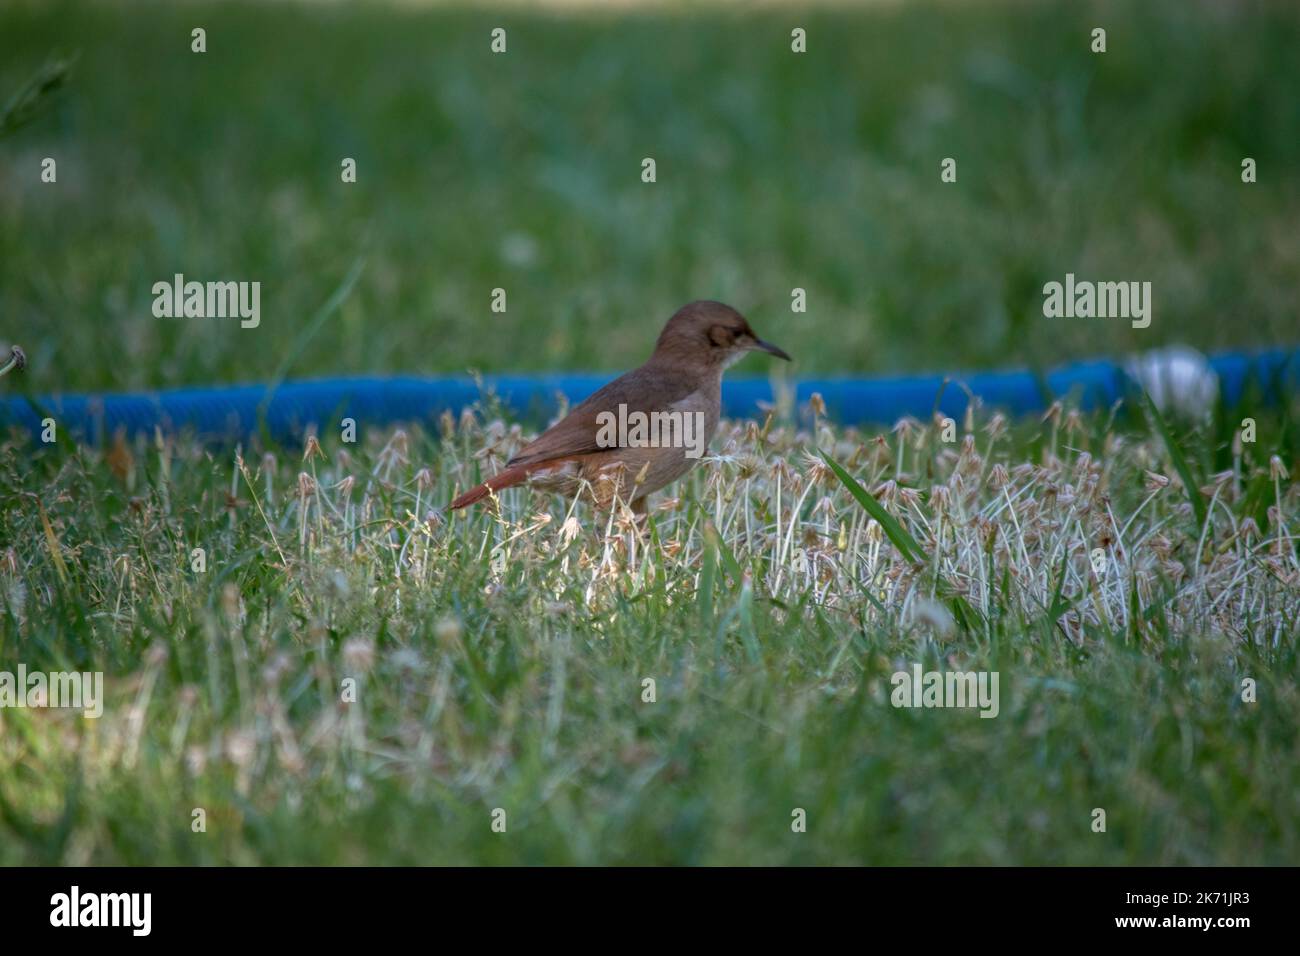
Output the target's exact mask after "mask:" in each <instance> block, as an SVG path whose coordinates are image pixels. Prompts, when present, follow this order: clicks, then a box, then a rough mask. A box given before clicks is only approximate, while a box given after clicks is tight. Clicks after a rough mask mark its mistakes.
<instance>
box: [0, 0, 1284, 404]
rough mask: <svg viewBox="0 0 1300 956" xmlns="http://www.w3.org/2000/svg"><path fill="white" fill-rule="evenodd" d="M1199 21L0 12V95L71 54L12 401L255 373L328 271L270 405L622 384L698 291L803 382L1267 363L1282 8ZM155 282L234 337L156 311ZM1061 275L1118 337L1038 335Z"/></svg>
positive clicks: (1200, 16)
mask: <svg viewBox="0 0 1300 956" xmlns="http://www.w3.org/2000/svg"><path fill="white" fill-rule="evenodd" d="M1220 6H1221V5H1219V4H1210V3H1206V4H1196V5H1194V9H1193V11H1192V12H1189V11H1188V9H1187V4H1186V3H1183V2H1172V0H1171V2H1165V3H1116V4H1083V3H1074V2H1068V3H1066V2H1062V3H1018V2H1017V3H1008V4H996V3H995V4H978V5H977V4H966V3H941V4H934V5H929V4H912V3H909V4H898V5H895V4H881V5H875V4H869V5H867V6H866V7H865V8H864V9H860V10H857V11H834V10H820V11H818V10H812V11H808V12H793V11H780V10H776V11H773V10H758V11H743V12H742V11H730V12H725V11H724V12H697V13H684V12H679V13H668V12H653V11H641V12H636V11H634V12H631V13H625V14H622V15H618V16H614V15H598V14H597V15H591V14H577V13H568V14H566V13H553V14H546V13H529V12H525V11H520V10H514V9H512V10H508V11H494V10H491V9H488V10H470V11H457V10H451V11H448V10H438V9H434V10H429V9H410V8H404V7H403V8H397V9H388V8H384V7H371V6H365V7H362V8H360V9H358V8H356V7H355V6H353V5H335V4H310V5H307V6H305V7H299V6H294V5H285V4H279V3H276V4H253V5H244V4H238V3H221V4H215V5H212V6H210V7H209V6H205V5H203V4H188V3H187V4H185V5H183V6H179V7H178V6H175V5H172V4H162V3H159V4H156V5H155V4H149V3H129V4H115V3H91V4H81V3H72V4H62V3H57V2H55V3H37V4H29V3H24V2H21V0H20V2H18V3H7V4H5V9H4V11H3V12H0V98H7V97H8V96H9V95H10V94H11V92H12V91H16V90H17V89H19V88H20V87H21V85H22V84H23V83H24V82H25V81H27V80H28V79H29V78H30V77H31V76H32V75H33V74H34V73H36V71H37V70H38V69H39V67H40V66H41V65H42V64H43V63H44V62H45V61H46V59H47V58H48V57H50V56H52V55H56V54H58V55H64V56H72V55H76V57H77V59H76V62H75V65H74V68H73V71H72V75H71V77H70V79H69V81H68V84H67V86H66V87H65V89H64V90H63V91H62V92H61V93H60V94H59V95H58V97H57V99H56V101H55V103H54V105H53V106H52V108H51V109H50V110H49V111H47V112H46V113H45V114H44V115H42V116H40V117H39V118H37V119H36V120H35V121H33V122H32V123H30V124H29V125H27V126H26V127H24V128H23V129H21V130H20V131H18V132H17V133H16V134H15V135H13V136H11V137H9V138H7V139H5V140H3V141H0V184H2V187H0V317H3V328H2V329H0V336H4V337H7V338H9V339H11V340H12V341H16V342H18V343H19V344H20V345H22V346H23V347H24V348H26V349H27V352H28V355H29V357H30V358H31V363H32V365H31V370H30V373H29V374H30V376H31V380H32V381H33V383H34V387H36V388H38V390H40V391H54V390H59V389H63V390H84V389H96V388H135V387H152V386H162V385H172V384H180V383H208V382H214V381H233V380H244V381H261V380H265V379H266V378H267V377H269V376H270V375H271V374H272V372H273V371H274V370H275V369H276V368H277V366H278V364H279V362H280V360H281V359H282V358H283V357H284V356H285V355H286V353H287V352H288V351H289V349H290V347H291V345H292V343H294V342H295V341H296V338H297V336H298V334H299V332H300V331H301V330H302V327H303V324H304V323H305V322H306V321H307V319H308V318H309V317H310V316H311V315H313V314H314V313H315V312H316V310H317V309H318V308H319V307H320V305H321V304H322V303H323V302H324V301H325V300H326V299H327V298H328V297H329V295H330V293H331V292H332V291H333V290H334V289H335V288H336V287H337V286H338V284H339V283H340V281H341V280H342V279H343V277H344V275H345V274H346V273H347V272H348V270H349V269H350V267H351V266H352V265H353V263H354V262H355V261H357V259H358V258H359V257H364V260H365V269H364V273H363V275H362V277H361V279H360V280H359V282H358V283H357V286H356V288H355V290H354V291H353V293H352V295H351V296H349V298H348V300H347V302H346V303H345V304H344V305H343V307H342V309H341V310H340V311H339V313H338V314H337V315H336V316H335V317H334V318H333V319H332V320H331V321H330V322H329V323H328V324H326V325H325V326H324V327H323V328H322V330H321V332H320V333H319V334H318V335H316V336H315V337H314V338H313V340H312V341H311V342H309V343H308V345H307V347H306V348H305V350H304V351H303V353H302V355H301V356H300V357H299V358H298V359H297V361H296V362H295V363H294V366H293V368H291V369H290V372H291V373H292V374H296V375H309V374H310V375H320V374H336V373H373V372H375V371H377V370H386V371H404V372H461V371H464V370H465V368H467V367H474V368H478V369H481V370H483V371H502V370H526V369H545V370H553V369H557V368H584V367H585V368H598V369H611V370H613V369H625V368H627V367H630V366H631V365H633V364H636V363H637V362H638V361H640V360H641V359H643V358H644V356H645V354H646V352H647V349H648V347H649V343H650V342H651V341H652V340H653V336H654V335H655V334H656V332H657V331H658V329H659V327H660V325H661V324H662V322H663V321H664V320H665V319H666V318H667V316H668V315H669V314H671V312H672V311H673V310H674V309H675V308H677V307H678V306H679V305H681V304H682V303H684V302H686V301H689V300H691V299H697V298H720V299H722V300H724V301H728V302H731V303H733V304H735V305H736V306H738V307H739V308H741V309H742V311H745V312H746V313H747V314H749V315H750V317H751V318H752V319H753V322H754V325H755V327H756V328H757V329H758V330H759V331H760V332H762V333H763V334H764V335H766V336H768V337H769V338H771V339H772V340H773V341H776V342H779V343H781V344H782V345H785V346H786V347H787V348H788V349H789V350H790V351H791V353H792V354H793V355H794V356H795V357H796V359H797V360H798V365H797V369H796V370H797V371H798V372H800V373H803V374H807V373H811V372H840V371H846V372H887V371H898V370H911V369H941V370H949V369H953V368H965V367H975V366H987V365H997V364H1025V363H1033V364H1039V363H1046V362H1053V361H1058V360H1061V359H1064V358H1067V357H1071V356H1081V355H1092V354H1096V353H1099V352H1108V353H1119V352H1124V351H1128V350H1130V349H1134V348H1146V347H1151V346H1155V345H1158V344H1160V343H1164V342H1170V341H1187V342H1189V343H1190V344H1192V345H1195V346H1198V347H1201V348H1216V347H1226V346H1240V345H1252V344H1253V345H1259V344H1273V343H1276V342H1279V341H1292V340H1294V338H1295V336H1296V330H1295V314H1294V304H1295V302H1296V301H1297V300H1298V299H1300V274H1298V273H1297V271H1296V269H1295V268H1294V263H1295V260H1296V258H1297V255H1300V245H1298V243H1297V234H1296V230H1295V228H1294V226H1295V222H1296V221H1297V219H1298V218H1300V187H1298V186H1297V183H1300V177H1298V176H1297V173H1300V142H1298V141H1297V139H1296V137H1295V135H1294V130H1295V127H1296V121H1297V115H1296V106H1295V97H1294V95H1293V91H1294V90H1295V89H1297V88H1298V87H1300V65H1298V64H1297V58H1296V57H1295V56H1294V51H1295V49H1296V48H1297V47H1298V46H1300V12H1298V11H1297V10H1296V9H1295V7H1294V5H1292V4H1289V3H1284V2H1279V3H1271V4H1270V3H1264V4H1242V5H1240V6H1234V7H1233V8H1231V9H1229V10H1227V11H1224V10H1221V9H1220ZM792 24H802V25H803V26H804V27H805V28H806V29H807V31H808V37H809V44H810V48H809V52H808V53H807V54H806V55H802V56H797V55H795V54H793V53H791V52H790V49H789V34H790V28H791V26H792ZM1097 24H1104V25H1105V26H1106V27H1107V28H1108V31H1109V33H1108V43H1109V50H1108V52H1107V53H1106V54H1104V55H1094V54H1093V53H1091V52H1090V51H1089V32H1090V30H1091V29H1092V27H1093V26H1095V25H1097ZM196 25H202V26H204V27H205V28H206V29H207V31H208V52H207V53H206V54H202V55H198V54H194V53H191V52H190V47H189V44H190V39H189V37H190V30H191V28H192V27H194V26H196ZM497 25H504V26H506V27H507V28H508V30H509V34H508V36H509V49H508V52H507V53H506V54H505V55H501V56H494V55H492V54H491V53H490V51H489V49H488V35H489V31H490V30H491V28H492V27H494V26H497ZM45 156H52V157H55V158H57V160H58V163H59V166H58V169H59V181H58V183H57V184H55V185H47V184H42V183H40V181H39V170H40V165H39V164H40V160H41V158H42V157H45ZM345 156H350V157H354V158H356V160H357V162H358V166H359V181H358V182H357V183H356V184H355V185H344V184H343V183H341V182H340V177H339V169H340V166H339V164H340V161H341V159H342V158H343V157H345ZM646 156H653V157H655V158H656V160H657V164H658V182H657V183H655V184H654V185H646V184H643V183H642V182H641V181H640V175H639V174H640V163H641V160H642V158H643V157H646ZM948 156H951V157H955V158H956V159H957V160H958V182H957V183H956V184H947V185H946V184H943V183H941V182H940V179H939V164H940V161H941V160H942V159H943V158H944V157H948ZM1244 156H1251V157H1253V158H1255V159H1256V160H1257V162H1258V164H1259V182H1258V183H1256V184H1254V185H1245V184H1243V183H1242V182H1241V180H1240V163H1241V160H1242V157H1244ZM176 272H182V273H184V274H185V275H186V276H187V277H190V278H194V279H199V280H208V279H213V280H216V279H240V280H248V281H253V280H256V281H260V282H262V284H263V287H262V308H263V319H262V325H261V326H260V327H259V328H258V329H255V330H241V329H239V328H238V327H237V323H233V322H221V321H215V320H207V321H193V320H191V321H173V320H157V319H154V318H153V317H152V315H151V312H150V307H151V303H152V296H151V293H150V289H151V287H152V285H153V283H154V282H157V281H160V280H167V279H170V277H171V276H172V275H173V274H174V273H176ZM1067 272H1074V273H1076V274H1077V275H1079V276H1080V277H1091V278H1096V279H1110V280H1119V279H1133V280H1146V281H1151V282H1152V283H1153V287H1154V290H1155V313H1154V321H1153V324H1152V326H1151V328H1150V329H1147V330H1145V331H1142V330H1133V329H1130V328H1128V327H1127V325H1126V323H1124V322H1122V321H1113V322H1102V321H1099V320H1098V321H1093V322H1069V321H1048V320H1045V319H1044V318H1043V317H1042V291H1041V290H1042V287H1043V284H1044V283H1045V282H1048V281H1051V280H1058V281H1059V280H1062V279H1063V278H1064V276H1065V274H1066V273H1067ZM497 287H501V288H505V289H506V290H507V293H508V311H507V312H506V313H505V314H504V315H501V314H494V313H492V312H491V311H490V309H489V305H490V295H491V290H492V289H493V288H497ZM795 287H800V288H804V289H806V290H807V292H808V302H809V306H808V311H807V312H806V313H801V314H792V313H791V311H790V308H789V303H790V290H791V289H793V288H795ZM746 367H747V368H748V369H749V370H750V371H751V372H754V373H757V374H762V371H763V370H764V368H765V367H763V366H760V365H759V364H758V363H757V362H753V363H750V364H748V365H747V366H746Z"/></svg>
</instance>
